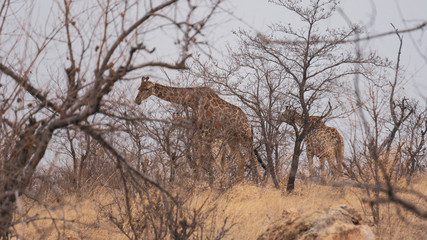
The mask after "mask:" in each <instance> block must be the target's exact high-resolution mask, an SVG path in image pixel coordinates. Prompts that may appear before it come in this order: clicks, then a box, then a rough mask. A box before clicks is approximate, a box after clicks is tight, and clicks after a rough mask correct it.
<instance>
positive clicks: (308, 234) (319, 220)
mask: <svg viewBox="0 0 427 240" xmlns="http://www.w3.org/2000/svg"><path fill="white" fill-rule="evenodd" d="M292 239H295V240H309V239H310V240H314V239H319V240H320V239H322V240H326V239H327V240H341V239H342V240H374V239H375V235H374V233H373V232H372V230H371V229H370V227H369V226H368V225H366V224H363V222H362V218H361V217H360V215H359V214H358V213H357V211H356V210H355V209H353V208H351V207H348V206H346V205H339V206H335V207H331V208H326V209H323V210H317V211H312V212H307V213H304V214H302V215H300V216H298V217H295V218H293V219H288V220H284V221H281V222H280V223H276V224H275V225H274V226H272V227H270V228H268V229H267V230H266V231H265V232H264V233H263V234H261V235H260V236H259V237H258V240H292Z"/></svg>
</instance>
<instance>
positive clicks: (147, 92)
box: [135, 76, 156, 104]
mask: <svg viewBox="0 0 427 240" xmlns="http://www.w3.org/2000/svg"><path fill="white" fill-rule="evenodd" d="M155 85H156V84H155V83H153V82H150V81H148V77H146V76H144V77H142V79H141V85H140V86H139V88H138V95H137V96H136V98H135V103H136V104H141V102H142V101H143V100H145V99H147V98H148V97H149V96H151V95H152V94H153V88H154V86H155Z"/></svg>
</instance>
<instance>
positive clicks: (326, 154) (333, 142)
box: [279, 108, 344, 179]
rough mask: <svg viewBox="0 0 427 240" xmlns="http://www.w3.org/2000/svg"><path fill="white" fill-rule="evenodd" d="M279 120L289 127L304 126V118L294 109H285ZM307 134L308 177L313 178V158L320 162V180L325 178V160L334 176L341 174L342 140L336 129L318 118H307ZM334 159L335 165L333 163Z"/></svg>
mask: <svg viewBox="0 0 427 240" xmlns="http://www.w3.org/2000/svg"><path fill="white" fill-rule="evenodd" d="M279 120H281V121H282V122H285V123H288V124H290V125H293V124H297V125H298V126H303V125H304V117H303V116H302V115H301V114H299V113H298V112H297V111H296V110H294V109H289V108H288V109H286V110H285V112H283V113H282V115H281V116H280V118H279ZM307 123H308V125H307V127H308V133H307V135H306V137H305V140H304V142H305V144H306V152H307V158H308V165H309V169H310V176H314V165H313V157H314V156H316V157H318V158H319V161H320V171H321V178H322V179H324V178H325V175H326V173H325V169H324V168H325V160H327V161H328V163H329V166H330V168H331V169H333V170H334V175H335V176H337V175H339V174H340V173H341V170H342V164H343V158H344V140H343V138H342V136H341V134H340V133H339V132H338V130H337V129H335V128H333V127H329V126H326V124H325V123H324V122H323V120H322V118H321V117H320V116H310V117H309V118H308V122H307ZM334 158H335V160H336V165H335V163H334V161H333V159H334Z"/></svg>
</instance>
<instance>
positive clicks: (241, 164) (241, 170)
mask: <svg viewBox="0 0 427 240" xmlns="http://www.w3.org/2000/svg"><path fill="white" fill-rule="evenodd" d="M233 145H234V146H233V148H232V149H231V150H232V153H233V155H234V156H235V157H234V159H235V160H236V161H237V178H238V179H237V180H238V181H242V180H243V178H244V174H245V161H244V158H243V154H242V151H241V150H240V149H239V147H237V146H238V145H235V144H233Z"/></svg>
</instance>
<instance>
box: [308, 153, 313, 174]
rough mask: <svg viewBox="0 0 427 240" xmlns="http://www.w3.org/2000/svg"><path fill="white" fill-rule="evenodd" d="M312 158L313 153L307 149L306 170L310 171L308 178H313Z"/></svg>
mask: <svg viewBox="0 0 427 240" xmlns="http://www.w3.org/2000/svg"><path fill="white" fill-rule="evenodd" d="M313 157H314V154H313V152H312V151H310V150H309V149H307V159H308V169H309V171H310V177H314V164H313Z"/></svg>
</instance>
